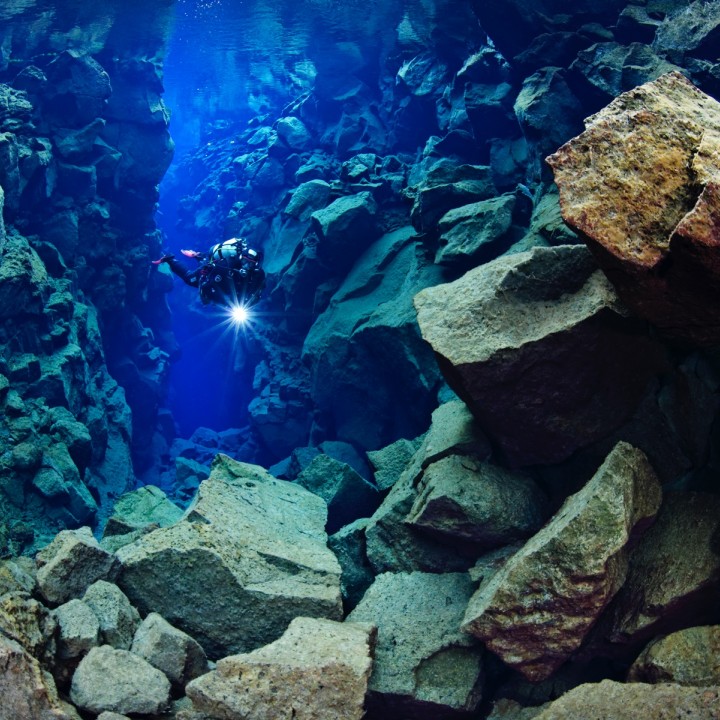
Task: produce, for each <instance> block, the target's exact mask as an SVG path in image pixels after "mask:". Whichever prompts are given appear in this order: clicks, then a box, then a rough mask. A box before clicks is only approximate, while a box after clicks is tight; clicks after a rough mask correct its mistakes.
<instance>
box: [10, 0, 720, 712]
mask: <svg viewBox="0 0 720 720" xmlns="http://www.w3.org/2000/svg"><path fill="white" fill-rule="evenodd" d="M26 5H27V7H25V8H24V9H22V10H20V9H18V10H13V11H12V12H13V15H12V16H11V19H12V20H13V22H12V24H11V25H10V26H9V27H11V28H12V30H13V39H14V42H13V43H10V44H9V45H7V47H12V48H13V51H12V52H13V53H14V54H13V55H12V57H10V58H6V56H5V55H2V58H1V59H2V63H0V96H1V97H2V102H0V130H2V132H1V133H0V188H2V197H3V198H4V212H3V225H2V227H1V228H0V256H1V259H2V263H1V264H0V306H1V307H0V316H1V317H2V319H3V325H2V330H0V343H1V344H2V359H1V360H0V404H1V406H2V411H3V415H2V418H0V443H1V444H2V445H1V447H2V451H1V452H0V512H2V516H1V517H2V518H3V521H4V523H5V526H4V527H1V528H0V531H1V532H0V538H1V539H2V540H3V541H4V543H5V548H6V552H4V554H8V555H12V557H11V558H9V559H3V560H2V561H0V695H1V696H2V703H0V718H3V717H8V718H13V720H25V719H26V718H27V719H28V720H30V719H31V718H32V719H33V720H36V719H37V718H55V719H56V720H57V719H60V720H64V719H65V718H68V719H72V720H77V718H79V717H84V718H95V717H98V718H101V720H119V719H120V718H128V717H133V718H138V717H140V718H142V717H146V718H148V719H149V720H159V719H160V718H163V719H164V720H175V719H176V720H235V719H237V720H240V719H242V720H248V719H250V720H259V719H260V718H269V717H273V718H283V717H287V718H288V719H289V720H290V719H291V718H307V720H312V719H316V718H328V719H330V718H335V719H337V718H338V717H341V718H348V719H353V718H358V719H359V718H361V717H363V716H365V717H367V718H368V720H388V718H390V717H392V718H398V719H399V720H404V719H405V718H407V720H410V719H412V720H423V719H424V718H433V720H435V719H444V718H447V719H452V718H478V719H479V718H486V717H488V718H500V717H505V718H523V717H532V716H535V717H540V718H545V719H546V720H550V719H552V718H564V717H578V716H580V715H583V714H586V715H587V714H590V715H593V716H598V717H608V718H613V719H620V718H625V717H627V718H630V717H636V716H638V715H642V714H645V715H648V716H651V715H652V714H653V713H656V714H657V715H658V716H660V714H661V713H663V712H671V713H676V712H680V711H682V712H686V713H688V712H689V713H691V714H693V715H694V717H697V718H699V719H700V720H705V719H707V720H711V719H712V718H713V717H715V716H716V715H717V709H718V706H719V704H720V700H719V697H718V693H719V692H720V691H719V689H718V688H719V687H720V680H718V676H717V673H716V672H714V671H712V670H713V668H711V667H709V666H710V664H711V661H710V660H708V658H712V654H713V653H714V652H716V644H717V632H718V628H719V627H720V610H719V608H720V602H719V601H720V554H719V553H718V548H717V538H718V536H719V534H720V512H719V511H720V502H719V499H718V485H717V479H718V474H719V473H720V457H719V456H718V453H717V447H718V440H719V439H720V438H719V437H718V433H720V423H719V422H718V417H719V410H720V366H719V365H718V357H717V352H716V347H715V344H716V342H717V340H716V331H717V327H716V325H717V322H716V317H715V313H714V312H713V311H712V310H709V309H708V301H713V302H714V298H715V294H716V290H715V288H714V286H713V280H714V278H715V274H716V268H715V264H716V261H715V255H714V253H715V250H714V248H715V245H716V244H717V242H716V241H717V237H716V235H717V227H716V222H715V221H716V218H715V215H716V202H715V194H716V187H715V186H716V178H715V175H716V174H717V168H716V160H717V158H716V157H715V155H716V154H717V153H716V147H715V144H714V143H715V140H716V137H715V135H717V132H716V131H717V125H718V120H717V117H716V116H717V103H716V102H715V101H714V100H712V99H711V98H710V97H709V96H707V95H704V94H702V93H701V92H700V91H699V90H697V89H695V88H694V87H693V86H691V85H690V84H689V83H688V81H687V80H685V79H683V78H682V77H681V76H680V75H678V74H677V73H676V72H670V74H669V75H668V74H665V73H667V72H668V71H673V70H676V69H677V68H678V67H681V68H683V70H684V71H685V72H686V73H687V74H688V75H690V76H691V78H692V79H693V80H694V81H695V82H696V83H697V84H698V85H701V86H702V87H703V88H704V89H705V90H707V91H708V92H711V93H712V92H717V90H718V89H719V88H718V83H717V77H718V67H717V64H716V59H714V58H713V56H712V52H713V50H712V48H713V47H714V42H713V41H714V39H716V27H717V26H718V22H720V15H718V13H717V8H716V5H717V3H705V2H679V1H678V2H676V3H673V2H669V3H668V2H663V3H660V2H654V0H648V2H647V3H644V4H634V5H627V6H626V5H625V3H624V2H621V1H620V0H617V2H611V3H605V4H604V5H603V7H601V8H600V9H598V8H597V7H596V5H597V4H595V5H593V4H591V3H580V5H578V6H577V7H576V8H573V9H572V12H569V11H567V10H566V9H564V10H563V12H562V14H559V13H557V12H556V9H555V5H554V4H553V3H550V2H543V1H541V2H539V3H537V2H536V3H533V4H528V3H526V2H525V1H524V0H506V2H504V3H502V8H501V9H502V13H503V14H502V16H501V15H499V14H498V13H499V12H500V10H498V7H499V6H498V7H495V6H493V5H491V4H488V3H485V4H481V5H482V7H481V6H480V5H478V7H477V8H476V10H475V11H471V10H470V9H469V8H464V9H463V10H462V11H460V10H458V6H457V3H452V7H453V8H454V9H455V10H456V12H454V13H449V12H446V13H443V12H442V10H443V9H447V7H446V5H445V4H444V3H442V2H438V3H437V9H438V10H439V11H440V12H438V14H437V17H429V16H424V17H420V19H419V20H418V17H415V16H411V14H408V15H407V16H405V17H403V18H402V19H401V21H399V22H398V24H397V26H395V27H393V28H391V30H392V33H391V37H390V39H389V41H388V44H387V45H386V46H384V48H383V50H382V53H381V54H380V55H378V57H381V58H382V61H379V60H377V58H375V57H369V56H367V53H366V51H365V49H364V48H361V47H360V46H359V45H357V44H355V45H353V44H352V43H340V44H337V45H333V47H334V50H335V55H332V57H336V58H338V59H339V64H338V65H337V67H340V68H342V69H343V70H344V73H337V72H332V73H331V72H329V71H328V69H327V68H328V66H326V65H321V63H322V62H326V61H327V58H322V57H321V56H320V55H321V54H319V55H318V56H317V57H308V58H306V60H307V61H308V63H310V64H313V63H317V68H316V69H317V73H315V74H313V73H312V72H308V73H307V74H306V75H304V76H303V77H299V76H298V75H297V74H294V75H293V77H294V79H293V81H292V82H293V83H294V87H295V89H297V84H298V83H299V84H303V83H307V87H306V88H305V87H303V90H304V92H302V93H301V94H300V96H297V95H295V96H294V100H293V102H290V103H289V104H286V105H283V107H282V108H280V107H278V108H276V109H273V110H272V111H268V108H267V107H266V108H264V109H263V113H260V108H258V113H257V116H256V117H254V118H252V120H251V121H250V122H248V123H247V125H244V124H243V125H242V126H241V127H238V126H236V125H235V126H233V125H229V126H225V127H224V128H215V131H214V132H215V134H213V135H212V136H210V139H209V140H208V142H207V144H206V145H205V146H204V148H203V152H202V155H201V156H200V155H198V156H196V157H191V158H188V159H187V160H186V162H185V164H184V165H183V169H185V170H187V172H186V173H181V175H182V179H178V180H176V182H177V183H178V186H177V192H178V193H184V194H185V195H186V197H185V199H184V200H182V202H180V201H178V204H179V206H180V208H179V214H180V220H181V224H180V227H181V230H184V231H185V232H186V233H193V234H196V236H197V239H198V242H199V241H202V242H207V243H208V244H209V243H210V242H211V241H214V240H216V239H220V238H219V236H221V235H244V236H246V237H247V238H248V239H249V241H250V242H251V243H252V244H253V245H255V246H257V247H262V248H263V249H264V252H265V256H266V260H265V267H266V268H267V271H268V277H269V285H268V291H267V298H266V300H265V303H266V305H265V307H266V309H267V310H268V311H270V312H273V313H275V315H274V316H273V317H275V318H279V319H278V320H277V322H276V323H275V324H274V325H273V326H272V327H265V328H261V329H259V330H258V332H257V335H256V336H255V337H254V338H253V339H252V340H251V341H250V342H249V344H248V347H247V348H246V350H247V357H246V358H245V360H246V361H248V362H249V361H251V360H255V361H257V366H256V368H255V375H254V382H253V388H254V389H253V392H254V399H253V401H252V403H251V405H250V408H249V422H250V429H249V430H244V429H242V428H241V429H234V430H226V431H223V432H215V431H212V430H208V429H198V430H197V431H196V432H195V434H194V435H193V437H191V438H190V439H189V440H187V441H185V440H177V441H176V442H175V443H174V444H173V451H172V453H167V455H168V460H169V461H173V460H174V462H175V470H176V472H175V486H174V488H173V489H174V491H175V492H174V495H173V496H172V497H169V496H168V495H166V494H165V492H164V491H163V490H162V489H160V488H159V487H155V486H150V485H148V486H145V487H143V488H140V489H135V490H132V488H133V487H134V477H135V475H134V472H133V466H132V463H133V461H134V463H135V468H136V469H137V470H142V469H143V468H146V467H148V466H149V464H152V463H151V460H152V459H153V457H154V455H155V454H159V453H160V451H163V452H165V451H167V449H168V443H167V440H169V437H165V436H161V435H162V434H161V433H160V432H159V431H160V429H161V428H163V427H165V426H167V425H171V424H172V423H171V418H169V417H168V416H167V415H162V414H161V413H159V411H158V404H159V400H160V399H161V398H162V395H163V382H164V373H165V370H166V367H167V361H168V353H169V352H170V351H172V341H171V340H170V339H169V337H168V335H167V309H166V307H165V305H164V302H161V301H159V300H161V298H162V295H163V293H164V292H166V291H167V290H168V289H169V287H170V285H169V282H168V278H167V277H166V276H165V275H164V271H162V270H161V271H160V272H157V273H153V274H152V275H150V276H149V275H148V264H147V261H148V259H149V257H150V252H155V251H157V250H158V249H159V246H160V239H159V237H158V235H157V234H155V233H154V223H153V222H152V220H151V215H150V213H151V209H152V206H153V205H154V202H155V199H156V197H157V196H156V192H155V184H156V182H157V181H158V179H159V177H160V176H161V175H162V173H163V172H164V169H165V167H166V164H167V162H168V160H169V155H170V151H171V143H170V141H169V137H168V133H167V117H166V114H165V111H164V108H163V106H162V102H161V100H160V92H161V82H160V74H159V67H160V66H159V59H160V55H159V54H158V53H159V48H160V45H161V39H162V37H163V33H164V29H165V25H164V20H165V19H166V18H167V15H166V11H167V7H166V6H165V5H164V4H163V3H160V4H159V5H158V7H157V8H156V9H155V10H152V11H147V12H150V15H149V16H148V23H149V25H146V26H145V27H146V28H147V29H148V30H149V31H148V32H147V33H140V36H139V37H138V36H135V35H134V34H133V33H132V32H130V31H129V30H128V28H127V27H126V24H127V23H128V22H130V21H129V20H128V16H127V15H124V14H122V13H119V14H113V15H111V16H110V18H109V25H106V24H100V25H99V26H97V27H95V26H93V28H94V29H93V30H92V31H88V32H87V33H86V34H83V33H80V35H79V39H78V40H77V44H78V45H77V46H76V45H75V44H73V46H72V47H71V48H70V49H68V48H67V47H64V46H63V40H62V38H63V37H64V38H66V40H67V36H65V35H63V34H62V33H59V34H56V33H51V34H50V35H49V36H48V37H49V39H47V41H46V40H43V41H40V40H37V39H33V38H34V37H35V36H34V35H33V33H30V32H26V31H25V30H26V29H27V27H28V23H29V21H30V20H32V18H33V17H34V16H33V14H32V13H33V12H34V11H35V10H37V7H36V6H35V4H34V3H33V2H29V3H26ZM425 5H427V7H430V6H431V5H433V3H426V4H425ZM100 6H103V7H104V4H103V3H100ZM433 6H434V5H433ZM68 12H70V11H68ZM473 12H476V13H477V15H474V14H473ZM508 18H511V19H512V20H513V26H512V27H509V26H507V21H508ZM76 20H77V22H79V23H82V22H84V21H82V20H81V19H79V18H75V17H55V16H53V17H51V18H50V19H49V22H51V23H57V24H58V26H59V27H65V26H70V27H75V25H73V23H74V22H75V21H76ZM478 20H479V21H480V23H479V24H478V22H477V21H478ZM61 21H62V22H61ZM133 21H134V18H133ZM18 28H19V29H18ZM113 28H115V30H116V31H117V32H113V31H112V29H113ZM486 32H487V33H489V35H490V37H491V38H492V40H493V42H492V43H491V42H489V40H488V37H487V35H486ZM122 37H125V38H135V39H136V40H137V42H138V44H137V45H134V46H133V48H132V50H131V49H130V48H129V47H125V46H124V45H123V44H122V43H121V42H120V40H119V38H122ZM53 38H54V39H53ZM45 42H49V43H51V45H50V46H46V45H45V44H43V43H45ZM53 43H55V44H53ZM58 43H59V45H58ZM147 43H150V44H149V45H147ZM61 46H62V47H61ZM3 47H6V46H5V45H3ZM367 52H369V51H367ZM378 52H380V51H379V50H378ZM31 57H32V58H36V59H37V64H35V63H30V60H29V59H30V58H31ZM340 61H341V62H340ZM269 77H272V75H270V76H269ZM310 77H314V78H315V81H314V83H315V84H313V83H312V82H311V81H310V80H308V78H310ZM657 77H659V79H657V80H654V78H657ZM303 78H305V79H303ZM647 80H654V82H651V83H649V84H644V85H642V86H641V87H638V88H636V89H634V88H635V86H636V85H638V84H640V83H645V81H647ZM626 90H628V91H630V92H628V93H626V94H624V95H621V96H620V97H617V96H618V95H619V94H620V93H621V92H623V91H626ZM273 92H274V94H275V95H276V96H277V97H286V98H287V97H289V89H288V87H284V86H282V84H281V83H278V86H277V87H274V88H273ZM269 94H270V93H269ZM613 98H616V99H615V100H613ZM611 100H613V101H612V102H611V103H610V105H609V106H608V108H607V109H605V110H603V111H600V110H601V108H602V107H603V106H604V105H606V104H607V103H608V102H610V101H611ZM598 111H600V112H598ZM592 113H597V114H596V115H594V116H593V117H592V118H591V119H590V121H589V122H588V127H587V130H586V131H585V132H583V133H582V134H580V135H579V136H578V137H577V138H575V139H574V140H571V141H570V142H569V143H568V144H567V145H564V146H563V147H562V148H561V149H560V150H557V148H558V146H559V145H561V144H562V143H566V142H567V141H568V140H570V138H571V137H572V136H573V135H575V134H577V133H580V132H581V130H582V123H581V119H582V117H583V116H586V115H591V114H592ZM648 138H653V146H652V147H651V148H649V146H648V143H649V142H650V141H649V140H648ZM655 138H657V141H655ZM556 151H557V152H556ZM660 151H662V152H663V153H664V154H663V155H662V156H660V155H659V153H660ZM548 153H555V154H554V155H553V156H552V158H551V160H550V163H551V166H552V169H554V170H555V172H556V173H557V180H558V186H559V194H558V192H556V191H555V188H554V187H553V185H552V177H551V167H549V166H546V165H543V158H544V157H545V156H546V155H547V154H548ZM656 153H658V154H656ZM201 179H202V187H197V184H198V182H199V181H200V180H201ZM183 183H188V184H187V185H185V184H183ZM641 201H642V202H641ZM563 217H564V218H566V219H567V221H568V223H569V224H570V225H571V226H572V229H569V228H568V227H566V226H565V225H564V224H563V220H562V218H563ZM583 241H585V242H586V243H587V245H588V246H589V248H590V249H589V250H588V249H587V248H586V247H585V246H584V245H583V244H582V243H583ZM110 328H112V332H111V331H110ZM248 358H249V359H250V360H248ZM236 367H239V364H237V363H236ZM453 391H454V393H455V394H453ZM458 398H459V399H458ZM171 434H172V432H171V430H168V431H167V432H166V436H169V435H171ZM226 453H229V454H232V455H234V456H235V457H236V458H246V459H247V458H249V459H252V460H255V461H257V460H261V461H263V462H264V463H265V464H266V465H270V466H271V470H272V472H270V471H268V470H265V469H264V468H263V467H260V466H259V465H255V464H248V463H243V462H238V461H237V460H236V459H233V458H231V457H229V456H228V454H226ZM271 463H272V464H271ZM156 478H157V479H158V481H160V480H162V484H163V485H164V486H165V487H166V488H167V487H170V482H169V480H168V478H169V475H163V476H160V475H157V476H156ZM127 490H132V491H131V492H127V493H126V492H125V491H127ZM123 493H125V494H123ZM121 494H122V497H121V498H120V500H119V501H118V502H117V504H116V505H115V507H114V510H111V505H112V502H111V501H112V500H113V499H114V498H115V497H116V496H118V495H121ZM174 501H178V502H181V503H183V504H185V502H186V501H190V503H189V506H188V507H187V508H186V509H183V508H182V507H180V506H179V505H178V504H176V502H174ZM110 513H112V515H111V517H110V518H109V519H108V521H107V522H106V523H104V530H103V533H102V537H101V538H100V539H98V537H99V536H100V533H97V537H96V535H95V534H93V531H92V528H91V527H88V526H90V525H92V524H93V523H94V521H95V519H96V518H101V517H102V516H103V515H104V514H110ZM68 526H70V527H72V529H65V530H63V531H62V532H59V533H58V532H57V531H58V530H60V529H61V528H64V527H68ZM79 526H84V527H79ZM96 529H97V525H96ZM33 530H34V531H35V532H33ZM328 535H329V537H328ZM51 539H52V541H51V542H49V543H48V544H47V545H46V546H45V547H44V548H43V549H42V550H41V551H40V552H38V553H36V554H34V557H27V556H18V551H19V550H20V549H21V547H23V546H24V547H25V548H26V549H27V550H30V549H34V548H35V547H37V546H39V545H41V544H43V545H44V544H45V541H50V540H51Z"/></svg>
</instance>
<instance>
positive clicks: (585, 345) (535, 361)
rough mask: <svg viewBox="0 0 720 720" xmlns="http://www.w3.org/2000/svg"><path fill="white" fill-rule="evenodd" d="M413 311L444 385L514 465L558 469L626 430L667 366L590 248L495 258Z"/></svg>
mask: <svg viewBox="0 0 720 720" xmlns="http://www.w3.org/2000/svg"><path fill="white" fill-rule="evenodd" d="M415 307H416V309H417V317H418V323H419V324H420V330H421V332H422V336H423V337H424V338H425V340H427V341H428V342H429V343H430V345H431V346H432V347H433V349H434V350H435V354H436V357H437V360H438V364H439V366H440V369H441V371H442V373H443V375H444V376H445V379H446V380H447V381H448V384H449V385H450V386H451V387H452V389H453V390H454V391H455V392H456V393H457V394H458V395H459V396H460V397H461V398H462V399H463V400H464V401H465V402H466V403H467V404H468V406H469V407H470V409H471V410H472V412H473V414H474V415H475V417H476V418H477V420H478V423H479V425H480V427H481V428H482V429H483V431H484V432H485V433H487V435H488V436H489V437H490V438H491V439H494V440H495V442H496V443H497V444H498V445H499V447H500V449H501V450H502V452H503V453H504V455H505V456H506V459H507V460H508V461H509V462H510V463H511V464H514V465H531V464H537V463H556V462H559V461H561V460H563V459H565V458H567V457H569V456H570V455H571V454H572V453H573V452H574V451H575V450H577V449H578V448H580V447H583V446H585V445H588V444H590V443H592V442H593V441H595V440H597V439H599V438H601V437H603V436H605V435H607V434H609V433H610V432H611V431H612V430H614V429H615V428H617V427H619V426H620V425H621V424H622V423H623V421H624V420H625V419H627V418H628V417H629V416H630V415H631V413H632V411H633V410H634V408H635V406H636V405H637V403H638V402H639V400H640V398H641V396H642V393H643V391H644V389H645V386H646V383H647V381H648V379H649V378H650V377H651V376H652V375H653V374H654V373H655V372H656V371H657V368H658V365H659V363H660V362H661V357H662V355H661V353H662V351H661V349H660V348H659V346H658V345H657V344H656V343H654V342H653V341H651V340H650V339H649V338H648V337H647V335H646V333H645V331H644V328H642V324H641V323H638V322H636V321H634V320H632V319H630V318H628V317H626V310H625V309H624V307H623V306H622V305H621V303H620V302H619V301H618V299H617V296H616V294H615V291H614V290H613V288H612V286H611V285H610V283H609V282H608V280H607V279H606V278H605V276H604V275H603V273H602V272H601V271H600V270H598V269H597V265H596V264H595V262H594V260H593V258H592V256H591V255H590V253H589V251H588V250H587V249H586V248H584V247H582V246H576V245H563V246H559V247H554V248H545V247H538V248H534V249H533V250H531V251H529V252H524V253H518V254H516V255H510V256H505V257H501V258H498V259H497V260H494V261H493V262H490V263H488V264H487V265H483V266H480V267H478V268H475V269H473V270H471V271H469V272H468V273H466V274H465V275H464V276H463V277H461V278H460V279H459V280H456V281H455V282H452V283H448V284H445V285H438V286H436V287H432V288H427V289H426V290H423V291H421V292H420V293H418V294H417V295H416V296H415Z"/></svg>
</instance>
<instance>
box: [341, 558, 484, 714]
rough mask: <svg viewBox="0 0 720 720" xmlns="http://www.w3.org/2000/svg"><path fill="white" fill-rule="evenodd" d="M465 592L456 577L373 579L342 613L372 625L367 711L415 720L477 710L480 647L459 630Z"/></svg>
mask: <svg viewBox="0 0 720 720" xmlns="http://www.w3.org/2000/svg"><path fill="white" fill-rule="evenodd" d="M471 594H472V583H471V581H470V579H469V578H468V577H467V575H465V574H462V573H444V574H443V573H438V574H436V573H420V572H413V573H383V574H381V575H378V577H377V578H376V579H375V582H374V583H373V585H372V586H371V587H370V589H369V590H368V592H367V593H365V596H364V597H363V599H362V600H361V601H360V603H359V605H358V606H357V607H356V608H355V609H354V610H353V611H352V612H351V613H350V615H348V621H350V622H371V623H373V624H375V625H377V647H376V650H375V662H374V666H373V671H372V675H371V677H370V683H369V686H368V690H369V695H368V709H369V711H370V712H374V713H379V714H380V716H384V717H413V718H418V720H419V719H420V718H442V717H446V716H447V717H452V716H453V715H456V714H457V713H462V712H472V711H474V710H476V709H477V708H478V706H479V704H480V701H481V699H482V679H483V648H482V646H481V645H480V644H479V643H476V642H474V641H473V639H472V638H470V637H469V636H468V635H465V634H464V633H462V632H461V631H460V621H461V619H462V614H463V612H464V609H465V607H466V605H467V602H468V600H469V598H470V596H471Z"/></svg>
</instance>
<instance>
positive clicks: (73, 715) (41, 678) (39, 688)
mask: <svg viewBox="0 0 720 720" xmlns="http://www.w3.org/2000/svg"><path fill="white" fill-rule="evenodd" d="M0 698H1V701H0V720H80V716H79V715H78V714H77V712H76V711H75V710H74V708H73V707H72V706H71V705H69V704H68V703H65V702H63V701H62V700H60V699H59V697H58V693H57V688H56V687H55V683H54V681H53V679H52V677H51V676H50V675H48V674H47V673H44V672H43V671H42V669H41V668H40V664H39V663H38V661H37V660H36V659H35V658H34V657H32V655H29V654H28V653H27V652H25V650H23V648H22V646H21V645H19V644H18V643H16V642H15V641H14V640H10V639H9V638H6V637H5V636H4V635H3V634H1V633H0Z"/></svg>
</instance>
